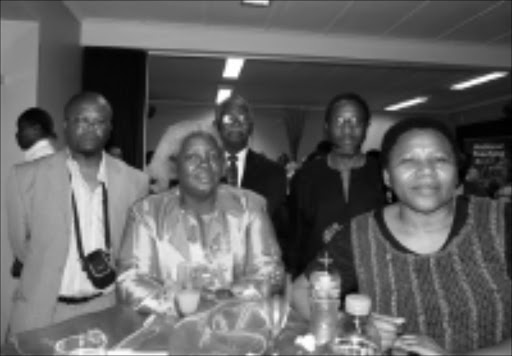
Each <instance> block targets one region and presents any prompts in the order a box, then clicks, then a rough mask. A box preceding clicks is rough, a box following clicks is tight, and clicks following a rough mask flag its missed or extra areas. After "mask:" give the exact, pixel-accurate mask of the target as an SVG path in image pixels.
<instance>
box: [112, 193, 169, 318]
mask: <svg viewBox="0 0 512 356" xmlns="http://www.w3.org/2000/svg"><path fill="white" fill-rule="evenodd" d="M145 204H146V202H145V201H142V202H141V203H140V204H136V205H135V206H134V207H133V208H132V209H131V211H130V213H129V216H128V220H127V223H126V228H125V232H124V234H125V236H124V244H123V246H122V249H121V255H120V263H119V266H120V275H119V277H118V279H117V284H118V290H119V296H120V298H121V300H122V301H123V302H124V303H126V304H128V305H130V306H131V307H133V308H134V309H135V310H137V311H140V312H162V311H164V310H166V311H168V312H174V306H173V304H172V303H167V302H166V301H167V300H172V298H170V296H167V298H166V295H165V293H166V292H167V291H166V289H165V288H164V283H163V281H162V276H161V273H160V270H159V266H158V247H157V239H156V227H155V222H154V219H153V218H152V217H151V214H148V213H146V214H144V212H143V211H141V210H143V209H144V205H145ZM141 208H142V209H141ZM167 304H169V305H167Z"/></svg>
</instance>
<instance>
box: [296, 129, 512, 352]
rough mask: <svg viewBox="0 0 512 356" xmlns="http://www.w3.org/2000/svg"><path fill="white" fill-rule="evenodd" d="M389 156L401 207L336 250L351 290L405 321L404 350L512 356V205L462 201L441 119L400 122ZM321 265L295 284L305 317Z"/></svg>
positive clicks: (339, 240)
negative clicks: (314, 273) (311, 286)
mask: <svg viewBox="0 0 512 356" xmlns="http://www.w3.org/2000/svg"><path fill="white" fill-rule="evenodd" d="M381 154H382V160H383V167H384V177H385V180H386V183H387V184H389V185H390V186H391V188H392V189H393V190H394V193H395V194H396V197H397V199H398V200H397V202H396V203H395V204H392V205H389V206H387V207H385V208H383V209H378V210H376V211H374V212H369V213H366V214H363V215H361V216H359V217H357V218H355V219H353V221H352V223H351V227H350V230H348V229H347V230H346V231H342V232H340V233H338V234H337V235H336V236H335V237H334V238H333V239H332V240H331V241H330V242H329V244H327V245H326V251H327V252H328V253H329V256H330V257H331V258H332V259H333V263H334V267H335V268H336V269H337V270H338V271H339V272H340V274H341V275H342V286H343V287H342V288H343V289H344V290H347V289H348V290H351V289H357V290H359V291H360V292H362V293H365V294H368V295H369V296H370V297H371V298H372V301H373V305H374V310H375V311H376V312H377V313H379V314H384V315H388V316H392V317H403V318H405V320H406V322H405V324H404V330H403V331H404V332H405V333H406V334H407V335H406V336H403V337H401V338H400V339H399V342H398V343H399V344H400V346H402V347H403V348H406V349H407V350H409V351H412V352H416V353H418V354H422V355H423V354H444V353H446V352H450V353H456V354H461V353H464V354H471V353H472V352H474V353H475V354H486V353H487V354H510V352H511V349H510V333H511V316H512V315H511V278H510V275H511V273H510V269H511V257H510V256H511V255H510V252H511V251H510V240H511V239H510V236H511V235H510V234H511V229H510V225H511V215H510V205H509V204H505V203H503V202H500V201H496V200H490V199H486V198H478V197H469V198H468V197H465V196H458V197H457V194H456V188H457V186H458V184H459V179H458V172H457V171H458V170H457V167H458V165H459V158H458V157H459V154H458V150H457V145H456V140H455V139H454V137H453V136H452V134H451V131H449V130H448V129H447V128H446V127H445V126H444V125H443V124H441V123H440V122H438V121H435V120H431V119H409V120H404V121H401V122H399V123H398V124H396V125H395V126H394V127H392V128H391V129H390V130H389V131H388V132H387V133H386V135H385V136H384V140H383V146H382V153H381ZM347 246H348V247H349V248H347ZM317 267H318V266H315V263H312V264H311V265H310V266H309V267H308V271H307V272H306V273H305V275H304V276H302V277H300V278H299V279H298V280H297V282H296V284H295V293H294V296H295V298H294V300H295V305H296V307H297V308H298V309H299V311H301V312H302V313H304V314H305V315H307V314H308V310H309V309H308V308H309V307H308V302H307V290H308V288H309V287H308V286H309V282H308V280H307V277H308V275H309V272H310V271H312V270H313V269H315V268H317ZM388 326H389V325H388ZM427 335H428V337H427ZM388 344H389V343H388Z"/></svg>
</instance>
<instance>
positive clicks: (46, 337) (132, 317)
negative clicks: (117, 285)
mask: <svg viewBox="0 0 512 356" xmlns="http://www.w3.org/2000/svg"><path fill="white" fill-rule="evenodd" d="M143 322H144V318H143V316H141V315H140V314H138V313H136V312H135V311H133V310H131V309H130V308H128V307H125V306H120V305H117V306H114V307H111V308H108V309H105V310H102V311H99V312H94V313H91V314H85V315H80V316H78V317H76V318H72V319H69V320H65V321H63V322H61V323H58V324H54V325H51V326H47V327H43V328H39V329H34V330H29V331H25V332H21V333H19V334H17V335H15V336H14V337H15V338H16V339H17V342H16V344H17V345H15V344H14V343H13V342H11V340H8V341H7V343H6V344H5V345H4V346H3V347H2V350H1V354H2V355H53V345H54V344H55V343H56V342H57V341H58V340H60V339H62V338H65V337H67V336H71V335H76V334H80V333H84V332H86V331H87V330H89V329H94V328H98V329H101V330H102V331H103V332H104V333H105V334H106V335H107V336H108V346H109V347H112V346H113V345H115V344H117V343H118V342H120V341H121V340H122V339H124V338H125V337H126V336H127V335H129V334H131V333H133V332H134V331H135V330H137V329H138V328H140V327H141V326H142V323H143Z"/></svg>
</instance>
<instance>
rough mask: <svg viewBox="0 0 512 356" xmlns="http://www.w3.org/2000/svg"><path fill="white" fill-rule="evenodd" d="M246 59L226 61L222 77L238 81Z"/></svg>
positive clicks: (233, 58)
mask: <svg viewBox="0 0 512 356" xmlns="http://www.w3.org/2000/svg"><path fill="white" fill-rule="evenodd" d="M244 61H245V59H244V58H235V57H230V58H227V59H226V64H225V65H224V73H222V77H223V78H226V79H237V78H238V76H239V75H240V72H241V71H242V67H243V66H244Z"/></svg>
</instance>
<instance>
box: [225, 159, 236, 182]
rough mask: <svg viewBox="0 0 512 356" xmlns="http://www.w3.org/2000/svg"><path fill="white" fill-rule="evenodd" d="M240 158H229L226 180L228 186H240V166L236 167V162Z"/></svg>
mask: <svg viewBox="0 0 512 356" xmlns="http://www.w3.org/2000/svg"><path fill="white" fill-rule="evenodd" d="M237 160H238V157H237V156H236V155H229V156H228V169H227V172H226V178H227V181H228V184H231V185H232V186H234V187H237V186H238V166H237V165H236V161H237Z"/></svg>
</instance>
